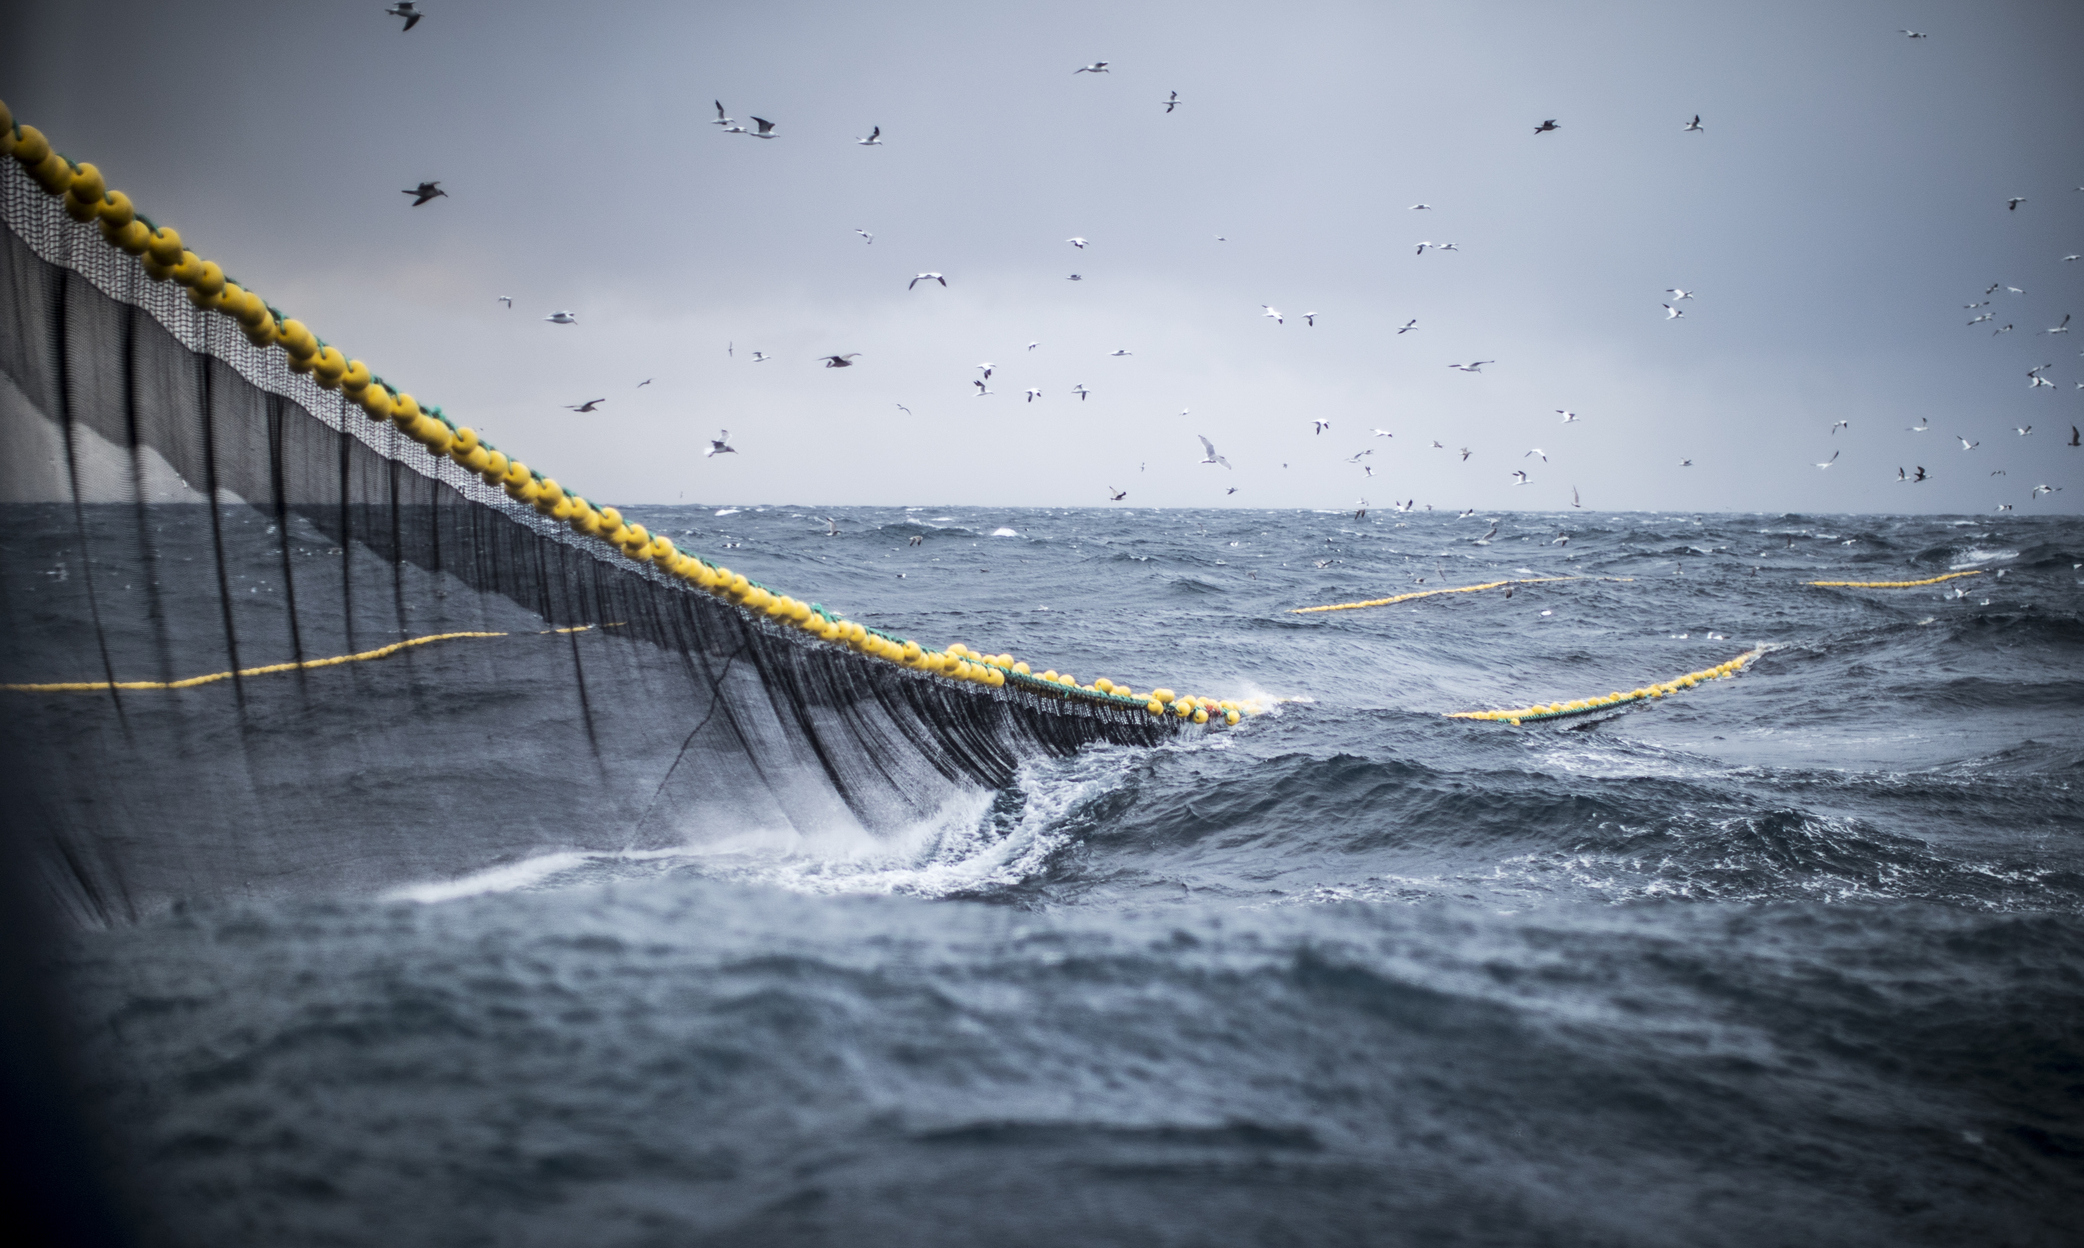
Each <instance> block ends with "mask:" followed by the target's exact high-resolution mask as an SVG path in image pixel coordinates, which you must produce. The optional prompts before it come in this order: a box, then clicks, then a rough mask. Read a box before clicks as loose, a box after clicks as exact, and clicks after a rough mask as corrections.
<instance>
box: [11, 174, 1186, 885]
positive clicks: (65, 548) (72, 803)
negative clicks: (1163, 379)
mask: <svg viewBox="0 0 2084 1248" xmlns="http://www.w3.org/2000/svg"><path fill="white" fill-rule="evenodd" d="M0 216H4V220H5V224H6V227H7V229H6V231H5V232H0V521H4V524H0V588H4V601H0V630H4V632H0V635H4V638H5V643H4V648H0V683H7V684H25V683H55V682H101V681H118V682H128V681H158V682H169V681H176V680H181V679H185V678H189V677H193V676H197V675H201V674H206V673H213V672H220V671H236V670H238V669H242V668H252V667H255V666H260V665H267V664H278V663H294V662H303V661H308V660H314V659H321V658H327V657H331V656H337V655H346V654H353V653H359V652H364V651H368V650H372V649H376V648H379V647H383V646H387V645H390V644H392V643H396V642H400V641H406V640H410V639H414V638H420V637H426V636H430V635H437V634H447V633H502V634H506V635H505V636H501V637H496V638H457V639H453V640H448V641H439V642H434V643H430V644H425V645H418V646H413V647H409V648H407V649H404V650H401V651H399V652H397V653H395V654H393V655H391V656H390V657H387V658H383V659H380V660H376V661H366V662H350V663H344V664H340V665H337V666H330V667H322V668H308V669H301V670H295V671H290V672H285V673H280V674H271V675H265V676H251V677H244V678H239V677H234V678H232V679H227V680H221V681H217V682H215V683H211V684H207V685H203V686H200V687H196V688H190V689H180V690H149V691H125V690H112V691H110V690H104V691H100V692H94V693H77V692H74V693H39V692H20V691H8V692H0V699H4V700H5V701H4V704H0V705H4V707H5V714H4V715H0V723H4V725H5V727H4V728H0V734H4V736H0V750H4V751H5V753H4V755H0V757H4V759H5V762H6V767H5V774H4V778H0V786H4V787H0V802H6V803H8V804H9V808H10V809H11V810H12V811H14V812H15V820H14V822H15V826H16V827H17V829H18V832H17V838H18V839H20V840H23V841H24V842H25V845H24V846H22V848H26V850H27V858H26V861H27V862H28V863H29V864H30V867H31V868H32V870H33V872H34V874H35V877H36V881H37V883H38V886H39V887H40V888H42V889H43V890H44V891H46V892H47V893H48V895H50V896H52V897H54V898H55V899H56V900H57V901H58V902H59V904H60V906H61V907H62V908H63V909H64V910H65V911H67V912H68V913H71V914H72V915H74V916H75V917H76V918H78V919H80V920H83V921H88V922H107V921H111V920H120V919H124V918H127V917H131V916H135V915H137V914H139V913H142V912H144V911H147V910H150V909H153V908H155V907H157V906H160V905H164V904H166V903H168V902H170V901H172V900H174V899H178V898H184V897H218V896H226V895H238V894H245V893H266V892H281V891H289V890H294V889H300V888H310V889H327V890H336V889H342V888H347V889H363V888H374V887H380V886H382V885H385V884H389V883H396V882H401V881H406V880H417V879H428V878H436V877H440V876H443V875H446V874H453V873H457V872H462V871H469V870H475V869H479V868H483V867H487V866H491V865H495V864H497V863H500V862H502V861H507V860H511V859H515V858H519V857H522V856H526V855H530V854H534V853H540V852H549V851H554V850H563V849H578V850H615V849H625V848H658V847H665V846H671V845H678V844H685V843H689V842H691V841H695V840H697V839H698V838H701V837H704V836H714V835H736V834H743V833H748V832H773V831H793V832H798V833H809V834H814V833H817V832H819V831H821V830H826V829H831V828H866V829H868V830H869V831H871V832H878V831H883V830H888V829H891V828H895V827H899V826H902V825H904V824H907V823H910V822H913V821H916V820H919V819H922V818H927V817H930V816H931V815H932V814H933V812H934V811H936V810H937V809H939V808H940V807H941V806H942V805H943V804H944V803H946V802H947V801H948V800H949V799H950V798H951V797H953V796H954V795H955V794H956V793H957V792H958V791H961V790H964V789H970V788H974V787H976V786H980V785H981V786H1003V785H1005V784H1007V783H1009V782H1010V781H1011V779H1012V777H1013V774H1014V771H1015V769H1016V767H1017V766H1018V765H1019V763H1020V761H1021V760H1022V759H1023V758H1024V757H1027V756H1031V755H1036V754H1054V753H1065V752H1069V751H1072V750H1075V749H1077V748H1078V747H1079V746H1081V745H1083V744H1086V743H1088V742H1094V741H1108V742H1117V743H1127V744H1147V743H1150V742H1153V741H1155V740H1157V739H1160V738H1161V737H1164V736H1168V735H1169V730H1168V729H1167V728H1166V727H1165V726H1164V725H1163V724H1162V723H1160V722H1158V721H1156V720H1154V719H1152V718H1151V717H1149V716H1146V715H1144V714H1142V713H1140V712H1134V711H1129V712H1124V711H1118V710H1113V709H1109V708H1104V707H1092V706H1084V705H1079V704H1072V703H1065V702H1062V701H1059V700H1054V699H1044V698H1041V697H1037V696H1035V695H1032V694H1027V693H1020V692H1015V691H1012V690H991V689H987V688H984V687H982V686H978V685H973V684H960V683H955V682H950V681H945V680H941V679H937V678H934V677H930V676H925V675H922V674H920V673H916V672H911V671H907V670H904V669H901V668H898V667H895V666H893V665H890V664H888V663H883V662H878V661H874V660H869V659H864V658H862V657H860V656H858V655H855V654H853V653H851V652H848V651H845V650H843V649H842V648H840V647H836V646H832V645H827V644H821V643H817V642H814V641H811V640H809V639H808V638H806V637H805V636H804V635H802V634H800V633H797V632H794V631H783V630H780V629H778V628H775V627H773V626H770V625H767V624H764V623H760V622H756V621H755V620H753V619H752V618H750V617H748V616H747V615H745V614H744V613H742V612H740V611H739V610H737V609H735V608H732V607H730V606H727V605H725V604H722V603H720V602H718V601H716V600H714V599H711V598H709V597H707V596H706V595H703V594H700V593H697V592H693V591H691V590H689V589H687V588H685V587H684V586H682V585H680V584H678V583H676V582H672V581H670V580H668V579H667V578H665V577H663V576H661V575H659V574H658V573H656V572H654V571H652V570H651V569H649V568H648V567H645V566H644V565H641V564H638V563H635V562H632V561H630V560H626V559H624V558H622V557H621V556H620V555H619V554H615V553H613V552H612V551H610V550H609V549H608V548H607V547H606V546H605V545H603V544H601V543H598V542H589V541H587V540H586V539H583V538H579V537H577V536H575V535H572V534H570V533H569V532H568V531H566V530H564V529H562V528H561V527H560V526H558V525H556V524H554V523H552V522H551V521H548V520H546V519H544V518H542V517H540V516H538V515H537V514H536V513H535V512H533V511H532V510H530V509H529V508H527V507H525V506H523V505H521V504H518V503H515V502H513V501H511V500H509V499H508V498H507V497H506V496H505V495H504V493H502V492H501V491H499V490H496V489H493V488H491V487H488V486H486V485H484V484H483V483H482V482H481V481H479V480H478V479H477V478H476V477H475V476H473V475H471V474H469V473H468V472H466V471H465V470H463V469H462V468H460V467H458V466H456V465H454V464H452V463H450V462H449V461H447V460H446V459H438V458H436V457H434V456H431V455H429V454H428V453H427V452H426V451H425V450H424V449H423V448H422V447H420V446H419V445H418V444H417V443H414V442H412V441H410V440H409V439H407V438H405V437H404V436H403V435H402V434H400V433H399V432H398V431H397V430H396V429H395V428H394V427H392V426H390V425H389V424H387V423H386V424H378V423H376V422H373V421H370V420H369V419H368V418H367V417H365V416H364V415H363V414H362V413H361V411H360V409H358V408H356V407H354V406H352V405H350V404H348V403H347V402H346V401H345V400H343V399H342V397H341V396H340V395H339V394H337V393H329V392H327V391H325V390H323V389H321V388H319V387H318V386H317V385H316V384H315V383H313V382H312V381H310V380H309V379H308V378H306V377H302V376H299V375H297V374H295V373H293V372H291V371H290V370H289V369H288V367H287V362H286V358H285V357H284V356H283V355H282V353H281V352H280V351H263V350H260V349H257V348H255V347H253V346H251V345H250V344H249V343H248V342H247V341H246V340H245V338H244V337H242V336H241V335H240V334H239V332H238V329H237V326H236V325H235V323H233V322H232V321H230V320H229V319H228V318H225V317H223V316H219V315H215V314H210V313H205V312H203V311H200V310H198V309H196V308H194V307H192V306H191V305H190V304H189V303H188V301H187V300H186V299H185V298H184V297H183V292H182V291H181V289H180V288H179V287H178V286H176V285H174V284H172V283H154V282H152V281H150V280H149V279H148V278H146V277H145V276H144V274H143V272H142V271H141V269H140V267H139V266H138V264H137V262H136V261H134V260H132V259H131V258H130V257H129V256H127V255H124V254H123V253H122V252H120V251H118V250H116V249H114V248H111V247H109V246H107V245H106V244H105V243H103V241H102V240H101V237H100V235H99V234H98V233H97V232H96V231H95V230H94V229H93V228H92V227H90V226H83V225H79V224H76V223H74V222H72V221H70V220H69V219H67V218H66V217H65V215H64V213H63V211H62V210H61V208H60V206H59V204H58V202H57V201H56V200H55V199H52V198H50V197H47V196H45V195H44V194H43V193H42V191H41V190H40V189H38V188H37V187H36V186H35V184H34V183H33V182H31V181H30V180H29V179H28V178H27V176H26V175H24V174H23V173H22V172H21V171H20V169H19V168H18V167H17V166H16V164H15V162H12V161H5V162H0ZM560 630H562V631H560Z"/></svg>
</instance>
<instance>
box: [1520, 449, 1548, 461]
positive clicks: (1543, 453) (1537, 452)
mask: <svg viewBox="0 0 2084 1248" xmlns="http://www.w3.org/2000/svg"><path fill="white" fill-rule="evenodd" d="M1527 455H1539V456H1541V462H1542V463H1544V464H1545V463H1547V462H1549V453H1548V452H1547V451H1544V450H1542V449H1541V448H1540V447H1538V446H1537V447H1535V448H1534V449H1533V450H1531V451H1528V452H1527ZM1527 455H1522V456H1520V458H1521V459H1525V458H1527Z"/></svg>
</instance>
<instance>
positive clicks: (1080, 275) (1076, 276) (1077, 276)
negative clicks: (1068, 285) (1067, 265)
mask: <svg viewBox="0 0 2084 1248" xmlns="http://www.w3.org/2000/svg"><path fill="white" fill-rule="evenodd" d="M1064 280H1065V281H1067V282H1082V281H1084V280H1085V274H1083V273H1073V274H1072V275H1071V276H1069V277H1067V278H1065V279H1064Z"/></svg>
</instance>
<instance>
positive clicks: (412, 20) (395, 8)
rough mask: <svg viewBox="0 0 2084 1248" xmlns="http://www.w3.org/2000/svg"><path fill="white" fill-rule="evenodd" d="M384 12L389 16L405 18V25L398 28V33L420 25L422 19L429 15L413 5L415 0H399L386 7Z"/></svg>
mask: <svg viewBox="0 0 2084 1248" xmlns="http://www.w3.org/2000/svg"><path fill="white" fill-rule="evenodd" d="M384 13H385V15H386V16H389V17H402V18H404V19H405V25H404V26H402V27H400V28H399V30H398V33H399V34H401V35H402V34H404V33H405V32H406V31H408V30H411V29H412V28H413V27H415V26H417V25H419V24H420V19H421V18H423V17H425V16H427V15H426V14H425V13H422V12H420V11H419V10H418V9H416V8H414V7H413V0H398V3H396V4H394V5H392V6H391V7H390V8H388V9H385V10H384Z"/></svg>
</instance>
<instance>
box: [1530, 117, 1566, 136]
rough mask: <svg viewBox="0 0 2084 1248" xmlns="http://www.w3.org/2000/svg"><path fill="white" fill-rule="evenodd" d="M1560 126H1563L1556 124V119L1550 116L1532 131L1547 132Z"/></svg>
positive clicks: (1537, 132) (1559, 128) (1558, 128)
mask: <svg viewBox="0 0 2084 1248" xmlns="http://www.w3.org/2000/svg"><path fill="white" fill-rule="evenodd" d="M1562 128H1563V127H1561V126H1559V125H1557V124H1556V119H1555V118H1554V117H1551V118H1549V119H1548V120H1547V121H1544V122H1542V123H1541V124H1540V125H1538V126H1536V127H1534V133H1536V134H1547V133H1548V132H1549V131H1551V130H1561V129H1562Z"/></svg>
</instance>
